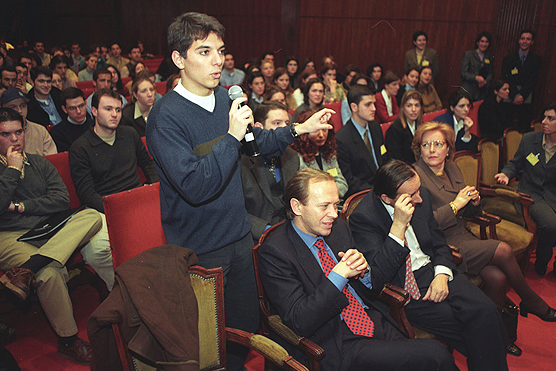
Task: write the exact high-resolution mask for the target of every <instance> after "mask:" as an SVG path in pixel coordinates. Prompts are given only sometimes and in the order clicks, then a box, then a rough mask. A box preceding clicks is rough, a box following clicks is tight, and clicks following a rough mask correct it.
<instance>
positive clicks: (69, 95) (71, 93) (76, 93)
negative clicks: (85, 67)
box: [62, 87, 85, 107]
mask: <svg viewBox="0 0 556 371" xmlns="http://www.w3.org/2000/svg"><path fill="white" fill-rule="evenodd" d="M79 97H81V98H83V100H85V93H83V90H81V89H78V88H72V87H70V88H67V89H64V91H62V106H64V107H65V106H66V101H67V100H68V99H75V98H79Z"/></svg>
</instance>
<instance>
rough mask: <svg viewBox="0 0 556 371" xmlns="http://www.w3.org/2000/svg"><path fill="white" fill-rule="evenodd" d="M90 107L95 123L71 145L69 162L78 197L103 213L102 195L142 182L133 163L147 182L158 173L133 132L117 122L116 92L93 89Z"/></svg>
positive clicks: (139, 139)
mask: <svg viewBox="0 0 556 371" xmlns="http://www.w3.org/2000/svg"><path fill="white" fill-rule="evenodd" d="M91 110H92V112H93V117H94V119H95V125H94V127H91V128H89V130H88V131H86V132H85V134H83V135H82V136H81V137H79V138H78V139H77V140H76V141H75V142H74V143H73V144H72V146H71V148H70V151H69V162H70V168H71V177H72V179H73V183H74V184H75V190H76V191H77V195H78V196H79V200H80V201H81V202H82V203H83V204H84V205H87V206H89V207H92V208H93V209H95V210H97V211H99V212H101V213H103V212H104V206H103V204H102V196H106V195H109V194H113V193H117V192H121V191H126V190H128V189H132V188H136V187H140V186H141V185H142V183H141V181H140V180H139V173H138V172H137V166H139V167H141V169H142V170H143V172H144V174H145V177H146V178H147V183H153V182H157V181H158V175H157V174H156V170H155V168H154V164H153V162H152V159H151V157H150V156H149V154H148V152H147V150H146V149H145V146H144V145H143V142H142V141H141V138H140V137H139V135H137V132H136V131H135V130H134V129H133V128H130V127H126V126H123V125H119V124H120V119H121V117H122V106H121V100H120V97H119V96H118V94H117V93H116V92H114V91H113V90H111V89H110V88H104V89H99V90H97V91H95V93H94V94H93V106H92V107H91Z"/></svg>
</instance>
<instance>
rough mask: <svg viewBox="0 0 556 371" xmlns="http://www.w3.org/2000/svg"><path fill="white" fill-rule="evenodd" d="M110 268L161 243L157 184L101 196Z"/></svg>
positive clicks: (158, 184)
mask: <svg viewBox="0 0 556 371" xmlns="http://www.w3.org/2000/svg"><path fill="white" fill-rule="evenodd" d="M103 200H104V214H105V215H106V224H108V235H109V238H110V246H112V259H113V261H114V268H116V267H118V266H119V265H120V264H122V263H123V262H124V261H126V260H128V259H130V258H132V257H134V256H135V255H137V254H139V253H141V252H143V251H145V250H147V249H150V248H152V247H156V246H160V245H164V244H165V243H166V237H165V236H164V231H163V229H162V222H161V219H160V183H154V184H148V185H145V186H143V187H139V188H134V189H131V190H129V191H124V192H119V193H114V194H111V195H109V196H104V197H103Z"/></svg>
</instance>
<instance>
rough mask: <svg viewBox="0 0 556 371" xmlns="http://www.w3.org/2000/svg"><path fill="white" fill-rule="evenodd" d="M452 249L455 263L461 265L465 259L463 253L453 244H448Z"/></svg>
mask: <svg viewBox="0 0 556 371" xmlns="http://www.w3.org/2000/svg"><path fill="white" fill-rule="evenodd" d="M448 247H450V250H451V251H452V259H453V260H454V264H455V265H460V264H461V262H462V261H463V255H461V254H460V252H459V249H458V248H457V247H455V246H453V245H448Z"/></svg>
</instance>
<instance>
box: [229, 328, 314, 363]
mask: <svg viewBox="0 0 556 371" xmlns="http://www.w3.org/2000/svg"><path fill="white" fill-rule="evenodd" d="M226 335H227V340H228V341H233V342H234V343H238V344H241V345H243V346H245V347H247V348H249V349H253V350H255V351H257V352H258V353H260V354H261V355H263V356H264V357H265V358H266V359H268V360H270V361H271V362H272V363H274V364H275V365H277V366H278V367H281V368H286V369H289V370H298V371H308V370H307V368H306V367H305V366H303V365H302V364H301V363H299V362H298V361H296V360H295V359H293V358H292V357H291V356H290V355H289V354H288V352H287V351H286V350H285V349H284V348H283V347H282V346H281V345H279V344H278V343H276V342H274V341H272V340H270V339H269V338H267V337H265V336H262V335H255V334H252V333H249V332H245V331H242V330H238V329H233V328H229V327H226Z"/></svg>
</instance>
